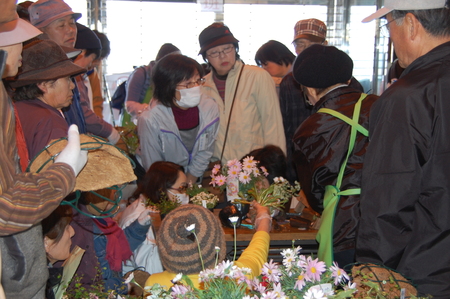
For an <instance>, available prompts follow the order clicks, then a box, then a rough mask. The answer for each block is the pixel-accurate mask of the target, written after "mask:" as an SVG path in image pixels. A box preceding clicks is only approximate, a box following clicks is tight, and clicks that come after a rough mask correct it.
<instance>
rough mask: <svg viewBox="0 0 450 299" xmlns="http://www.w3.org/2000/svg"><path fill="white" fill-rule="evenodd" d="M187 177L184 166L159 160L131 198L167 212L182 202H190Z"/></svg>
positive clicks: (161, 211) (163, 212) (162, 212)
mask: <svg viewBox="0 0 450 299" xmlns="http://www.w3.org/2000/svg"><path fill="white" fill-rule="evenodd" d="M187 188H188V183H187V177H186V175H185V174H184V168H183V166H180V165H178V164H175V163H172V162H166V161H157V162H155V163H153V164H152V166H150V168H149V170H148V171H147V173H146V174H145V176H144V178H143V179H142V182H141V183H140V184H139V185H138V188H137V189H136V191H135V192H134V194H133V195H132V196H131V198H130V200H131V201H133V200H141V201H144V202H145V203H147V205H153V206H156V207H157V208H158V209H159V210H160V213H161V214H167V213H168V212H170V211H171V210H173V209H175V208H176V207H178V206H179V205H180V204H187V203H189V196H188V195H187V194H186V190H187Z"/></svg>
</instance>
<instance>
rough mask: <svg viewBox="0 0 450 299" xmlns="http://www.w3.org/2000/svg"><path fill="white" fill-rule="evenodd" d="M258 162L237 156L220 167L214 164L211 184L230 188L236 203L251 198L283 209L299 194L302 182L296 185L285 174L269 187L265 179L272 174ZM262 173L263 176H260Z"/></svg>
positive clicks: (228, 193) (229, 191) (268, 205)
mask: <svg viewBox="0 0 450 299" xmlns="http://www.w3.org/2000/svg"><path fill="white" fill-rule="evenodd" d="M258 163H259V161H256V160H254V158H253V157H252V156H247V157H245V158H244V160H243V162H242V163H241V162H240V161H239V160H237V159H234V160H230V161H228V162H227V165H225V166H223V167H221V166H220V165H215V166H214V168H213V170H212V174H211V185H213V186H214V187H218V188H220V189H221V190H223V189H225V188H227V196H228V198H232V199H234V201H235V202H239V203H249V202H250V201H251V200H250V198H251V199H254V200H256V201H257V202H258V203H259V204H261V205H263V206H267V207H270V208H273V209H279V208H281V207H282V206H283V205H284V204H285V203H286V202H288V201H289V199H290V198H292V196H298V193H299V192H300V184H299V183H298V182H296V183H295V186H291V184H290V183H289V182H288V181H287V180H285V179H284V178H282V177H277V178H275V179H274V183H273V184H271V185H270V186H268V187H267V188H266V186H265V183H264V178H265V177H267V176H268V175H269V173H268V172H267V169H266V168H265V167H264V166H260V167H258ZM261 174H262V175H261Z"/></svg>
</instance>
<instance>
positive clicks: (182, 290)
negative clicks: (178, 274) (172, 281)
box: [170, 284, 190, 296]
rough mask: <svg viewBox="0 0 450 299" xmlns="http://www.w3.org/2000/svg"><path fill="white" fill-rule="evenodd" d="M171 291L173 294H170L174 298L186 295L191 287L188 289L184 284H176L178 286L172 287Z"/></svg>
mask: <svg viewBox="0 0 450 299" xmlns="http://www.w3.org/2000/svg"><path fill="white" fill-rule="evenodd" d="M171 290H172V292H171V293H170V295H172V296H176V295H184V294H186V293H187V292H189V291H190V289H189V287H186V286H184V285H182V284H176V285H174V286H172V288H171Z"/></svg>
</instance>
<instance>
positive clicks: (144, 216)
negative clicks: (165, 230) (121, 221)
mask: <svg viewBox="0 0 450 299" xmlns="http://www.w3.org/2000/svg"><path fill="white" fill-rule="evenodd" d="M138 222H139V224H140V225H142V226H145V225H149V224H151V223H152V218H151V217H150V210H149V209H145V211H143V212H142V213H141V214H140V215H139V217H138Z"/></svg>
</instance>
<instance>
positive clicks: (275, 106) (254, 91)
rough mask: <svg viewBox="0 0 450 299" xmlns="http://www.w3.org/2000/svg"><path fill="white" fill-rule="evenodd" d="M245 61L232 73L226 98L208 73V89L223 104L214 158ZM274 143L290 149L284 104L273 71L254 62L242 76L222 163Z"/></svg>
mask: <svg viewBox="0 0 450 299" xmlns="http://www.w3.org/2000/svg"><path fill="white" fill-rule="evenodd" d="M242 67H243V63H242V62H241V61H240V60H237V61H236V63H235V65H234V67H233V69H231V71H230V72H229V73H228V77H227V81H226V87H225V101H223V99H222V98H221V97H220V95H219V92H218V91H217V88H216V85H215V84H214V81H213V78H212V72H211V73H209V74H208V75H206V77H205V78H206V82H205V85H204V89H203V90H204V93H206V94H207V95H209V96H210V97H212V98H213V99H214V100H215V101H216V102H217V105H218V106H219V113H220V126H219V133H218V135H217V140H216V144H215V148H214V154H213V157H212V160H213V161H215V160H219V159H220V155H221V152H222V148H223V143H224V138H225V131H226V127H227V123H228V118H229V114H230V109H231V103H232V100H233V95H234V92H235V89H236V84H237V80H238V76H239V72H240V70H241V68H242ZM269 144H273V145H277V146H279V147H280V148H281V149H282V150H283V152H284V153H286V140H285V135H284V129H283V121H282V118H281V112H280V104H279V101H278V97H277V94H276V91H275V84H274V82H273V80H272V77H270V75H269V73H267V72H266V71H265V70H263V69H261V68H259V67H256V66H251V65H245V67H244V70H243V72H242V76H241V79H240V83H239V87H238V91H237V93H236V99H235V103H234V108H233V112H232V115H231V121H230V127H229V131H228V137H227V141H226V145H225V152H224V155H223V159H222V163H225V162H226V161H228V160H231V159H241V158H242V157H243V156H244V155H246V154H248V153H249V152H250V151H252V150H254V149H257V148H261V147H264V146H266V145H269Z"/></svg>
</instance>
